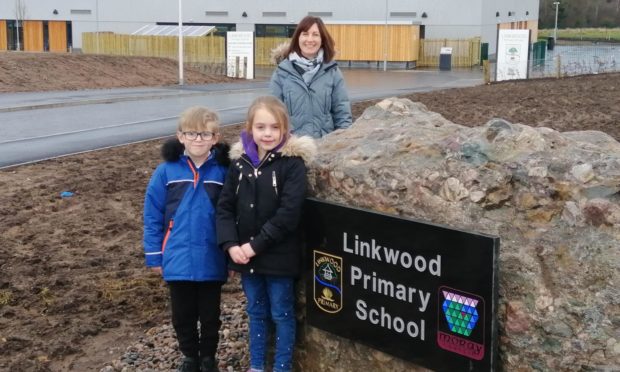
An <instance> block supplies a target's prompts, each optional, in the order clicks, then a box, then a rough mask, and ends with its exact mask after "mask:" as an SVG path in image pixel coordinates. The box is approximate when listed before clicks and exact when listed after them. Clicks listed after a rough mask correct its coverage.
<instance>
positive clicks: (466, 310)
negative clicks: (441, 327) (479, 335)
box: [442, 290, 478, 336]
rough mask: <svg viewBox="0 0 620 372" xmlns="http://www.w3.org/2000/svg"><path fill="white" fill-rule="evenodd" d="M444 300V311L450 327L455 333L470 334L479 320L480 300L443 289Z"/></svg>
mask: <svg viewBox="0 0 620 372" xmlns="http://www.w3.org/2000/svg"><path fill="white" fill-rule="evenodd" d="M442 292H443V297H444V301H443V304H442V309H443V313H444V315H445V317H446V321H448V327H449V328H450V330H451V331H452V332H454V333H458V334H459V335H463V336H469V335H470V334H471V332H472V331H473V330H474V327H476V323H477V322H478V310H476V306H477V305H478V300H476V299H474V298H469V297H465V296H463V295H459V294H456V293H452V292H449V291H445V290H444V291H442Z"/></svg>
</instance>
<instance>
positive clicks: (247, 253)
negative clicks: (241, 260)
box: [241, 243, 256, 259]
mask: <svg viewBox="0 0 620 372" xmlns="http://www.w3.org/2000/svg"><path fill="white" fill-rule="evenodd" d="M241 250H242V251H243V254H245V256H246V257H247V258H248V259H250V258H252V257H254V256H256V252H254V249H252V246H251V245H250V243H245V244H244V245H242V246H241Z"/></svg>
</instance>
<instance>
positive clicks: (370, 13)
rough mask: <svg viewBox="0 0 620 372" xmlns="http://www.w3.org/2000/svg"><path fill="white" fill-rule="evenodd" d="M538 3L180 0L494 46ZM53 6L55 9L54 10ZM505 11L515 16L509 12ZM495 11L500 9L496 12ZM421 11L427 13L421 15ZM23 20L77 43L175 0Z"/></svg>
mask: <svg viewBox="0 0 620 372" xmlns="http://www.w3.org/2000/svg"><path fill="white" fill-rule="evenodd" d="M538 4H539V0H469V1H463V0H441V1H437V0H386V1H377V0H349V1H333V0H315V1H313V2H308V3H304V2H291V1H289V0H263V1H254V0H241V1H236V2H214V1H207V2H205V1H200V0H184V1H183V19H184V21H185V22H195V23H234V24H236V25H237V30H239V31H253V30H254V25H255V24H295V23H297V22H298V21H299V20H300V19H301V18H302V17H304V16H305V15H307V14H308V13H309V12H315V15H319V16H321V17H322V18H323V20H324V21H325V22H326V23H331V24H343V23H360V24H385V22H386V13H387V20H388V22H397V23H408V24H415V25H423V26H424V27H425V36H426V38H467V37H475V36H480V37H481V38H482V41H483V42H488V43H489V47H490V48H489V49H490V51H491V50H492V51H494V50H495V44H496V38H497V24H498V23H505V22H509V21H510V19H511V18H514V20H513V21H525V20H528V21H537V20H538ZM386 5H387V6H386ZM54 9H55V10H56V11H57V13H58V14H54ZM509 11H510V12H513V11H514V12H515V15H512V16H508V12H509ZM526 11H528V12H529V15H527V16H526V15H525V12H526ZM496 12H500V16H499V17H496ZM244 13H245V15H246V16H245V17H244V16H243V14H244ZM423 13H426V17H422V14H423ZM0 19H15V11H14V2H13V1H0ZM26 19H31V20H49V21H72V23H73V46H74V47H76V48H79V47H81V37H82V32H93V31H96V30H99V31H112V32H116V33H131V32H133V31H135V30H137V29H138V28H140V27H142V26H143V25H147V24H153V23H155V22H176V21H178V1H174V0H131V1H128V0H64V1H58V2H57V3H51V2H49V0H27V1H26Z"/></svg>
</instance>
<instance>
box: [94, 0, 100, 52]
mask: <svg viewBox="0 0 620 372" xmlns="http://www.w3.org/2000/svg"><path fill="white" fill-rule="evenodd" d="M95 13H96V15H95V17H96V18H95V30H96V31H97V33H96V34H95V41H96V42H97V54H99V0H96V1H95Z"/></svg>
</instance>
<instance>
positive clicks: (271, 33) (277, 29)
mask: <svg viewBox="0 0 620 372" xmlns="http://www.w3.org/2000/svg"><path fill="white" fill-rule="evenodd" d="M296 27H297V25H260V24H257V25H256V26H255V28H254V29H255V31H256V36H259V37H293V34H294V33H295V28H296Z"/></svg>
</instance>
